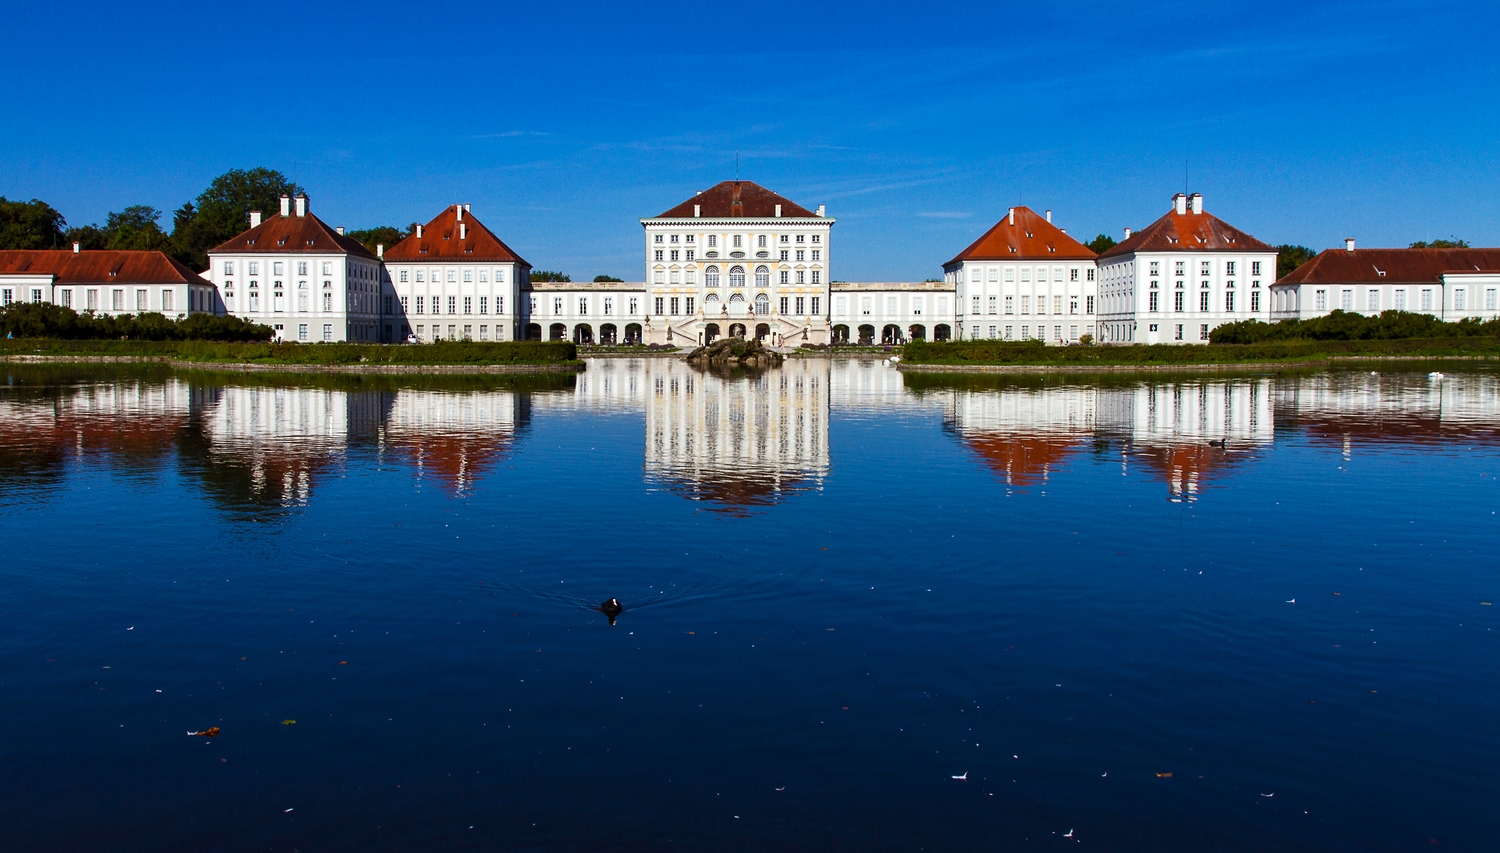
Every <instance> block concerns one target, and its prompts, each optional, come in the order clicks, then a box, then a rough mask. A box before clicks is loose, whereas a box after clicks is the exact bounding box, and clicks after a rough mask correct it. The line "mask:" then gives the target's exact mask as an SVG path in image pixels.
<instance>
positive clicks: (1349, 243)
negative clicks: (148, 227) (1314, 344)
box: [73, 237, 1354, 252]
mask: <svg viewBox="0 0 1500 853" xmlns="http://www.w3.org/2000/svg"><path fill="white" fill-rule="evenodd" d="M73 245H75V246H76V245H78V244H77V243H74V244H73ZM1344 251H1346V252H1352V251H1354V238H1353V237H1345V238H1344Z"/></svg>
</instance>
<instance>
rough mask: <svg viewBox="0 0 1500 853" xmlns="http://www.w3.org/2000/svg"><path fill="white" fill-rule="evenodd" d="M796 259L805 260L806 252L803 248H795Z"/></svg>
mask: <svg viewBox="0 0 1500 853" xmlns="http://www.w3.org/2000/svg"><path fill="white" fill-rule="evenodd" d="M797 260H799V261H805V260H807V252H806V251H804V250H802V249H798V250H797Z"/></svg>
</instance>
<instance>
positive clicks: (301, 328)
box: [297, 323, 307, 341]
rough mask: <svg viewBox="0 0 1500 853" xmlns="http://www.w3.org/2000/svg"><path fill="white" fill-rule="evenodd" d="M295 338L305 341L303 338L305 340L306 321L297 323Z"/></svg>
mask: <svg viewBox="0 0 1500 853" xmlns="http://www.w3.org/2000/svg"><path fill="white" fill-rule="evenodd" d="M297 340H299V341H305V340H307V324H306V323H298V324H297Z"/></svg>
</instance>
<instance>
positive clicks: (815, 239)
mask: <svg viewBox="0 0 1500 853" xmlns="http://www.w3.org/2000/svg"><path fill="white" fill-rule="evenodd" d="M822 240H823V237H822V236H821V235H818V234H814V235H813V236H812V241H813V242H814V243H819V242H822Z"/></svg>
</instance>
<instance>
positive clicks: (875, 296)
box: [828, 282, 957, 344]
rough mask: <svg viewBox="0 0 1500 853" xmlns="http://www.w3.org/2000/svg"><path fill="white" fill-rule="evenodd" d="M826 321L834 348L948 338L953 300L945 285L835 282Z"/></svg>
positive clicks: (953, 333) (953, 330) (953, 329)
mask: <svg viewBox="0 0 1500 853" xmlns="http://www.w3.org/2000/svg"><path fill="white" fill-rule="evenodd" d="M831 297H832V299H833V310H832V311H831V312H830V313H829V317H828V321H829V324H830V325H831V326H832V331H833V340H834V342H835V343H850V344H859V343H872V344H887V343H892V344H894V343H905V342H906V341H909V340H913V339H917V338H921V339H924V340H929V341H930V340H941V339H944V338H947V339H952V338H954V337H956V335H957V331H956V330H957V321H956V320H955V317H954V307H955V305H956V304H957V303H956V295H955V293H954V292H953V288H952V287H951V286H949V285H948V284H947V283H945V282H839V283H837V284H835V285H833V287H832V293H831Z"/></svg>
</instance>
